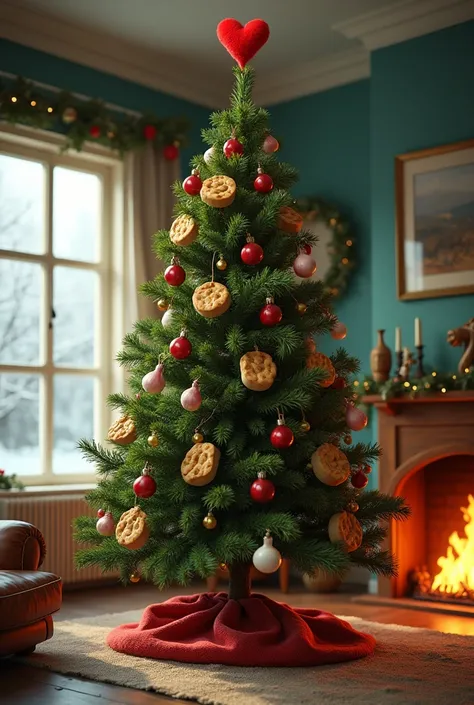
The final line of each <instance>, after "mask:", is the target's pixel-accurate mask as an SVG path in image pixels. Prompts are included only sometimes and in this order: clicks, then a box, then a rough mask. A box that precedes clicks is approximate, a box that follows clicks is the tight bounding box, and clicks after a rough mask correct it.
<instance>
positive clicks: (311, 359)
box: [306, 352, 336, 389]
mask: <svg viewBox="0 0 474 705" xmlns="http://www.w3.org/2000/svg"><path fill="white" fill-rule="evenodd" d="M306 367H307V368H308V369H309V370H312V369H314V368H315V367H320V368H321V369H322V370H324V371H325V372H326V373H327V376H326V378H325V379H323V380H321V382H319V385H320V386H321V387H323V388H324V389H326V388H327V387H330V386H331V384H332V383H333V382H334V380H335V379H336V370H335V369H334V365H333V364H332V362H331V360H330V359H329V357H328V356H327V355H324V354H323V353H320V352H312V353H310V354H309V355H308V357H307V358H306Z"/></svg>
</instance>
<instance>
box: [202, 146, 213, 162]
mask: <svg viewBox="0 0 474 705" xmlns="http://www.w3.org/2000/svg"><path fill="white" fill-rule="evenodd" d="M213 156H214V147H209V149H206V151H205V152H204V161H205V162H206V164H209V163H210V161H211V159H212V157H213Z"/></svg>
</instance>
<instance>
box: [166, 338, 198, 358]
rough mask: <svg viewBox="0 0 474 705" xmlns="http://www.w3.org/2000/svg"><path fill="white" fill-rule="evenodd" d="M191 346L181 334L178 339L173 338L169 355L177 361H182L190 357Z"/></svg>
mask: <svg viewBox="0 0 474 705" xmlns="http://www.w3.org/2000/svg"><path fill="white" fill-rule="evenodd" d="M192 349H193V346H192V345H191V343H190V342H189V340H188V339H187V338H186V337H185V336H184V335H183V334H181V335H180V336H179V338H175V339H174V340H172V341H171V343H170V348H169V350H170V353H171V355H173V357H174V358H176V359H177V360H184V359H185V358H186V357H189V356H190V355H191V352H192Z"/></svg>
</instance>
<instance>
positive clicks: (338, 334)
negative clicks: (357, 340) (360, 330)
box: [331, 321, 347, 340]
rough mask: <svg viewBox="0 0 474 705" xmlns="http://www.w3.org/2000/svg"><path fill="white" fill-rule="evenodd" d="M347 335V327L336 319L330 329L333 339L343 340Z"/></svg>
mask: <svg viewBox="0 0 474 705" xmlns="http://www.w3.org/2000/svg"><path fill="white" fill-rule="evenodd" d="M346 335H347V328H346V326H345V325H344V323H341V322H340V321H338V322H337V323H336V325H335V326H334V328H333V329H332V331H331V338H334V340H344V338H345V337H346Z"/></svg>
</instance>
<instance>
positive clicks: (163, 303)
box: [156, 299, 170, 311]
mask: <svg viewBox="0 0 474 705" xmlns="http://www.w3.org/2000/svg"><path fill="white" fill-rule="evenodd" d="M156 305H157V307H158V309H159V310H160V311H167V310H168V309H169V307H170V305H169V302H168V299H158V301H157V302H156Z"/></svg>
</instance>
